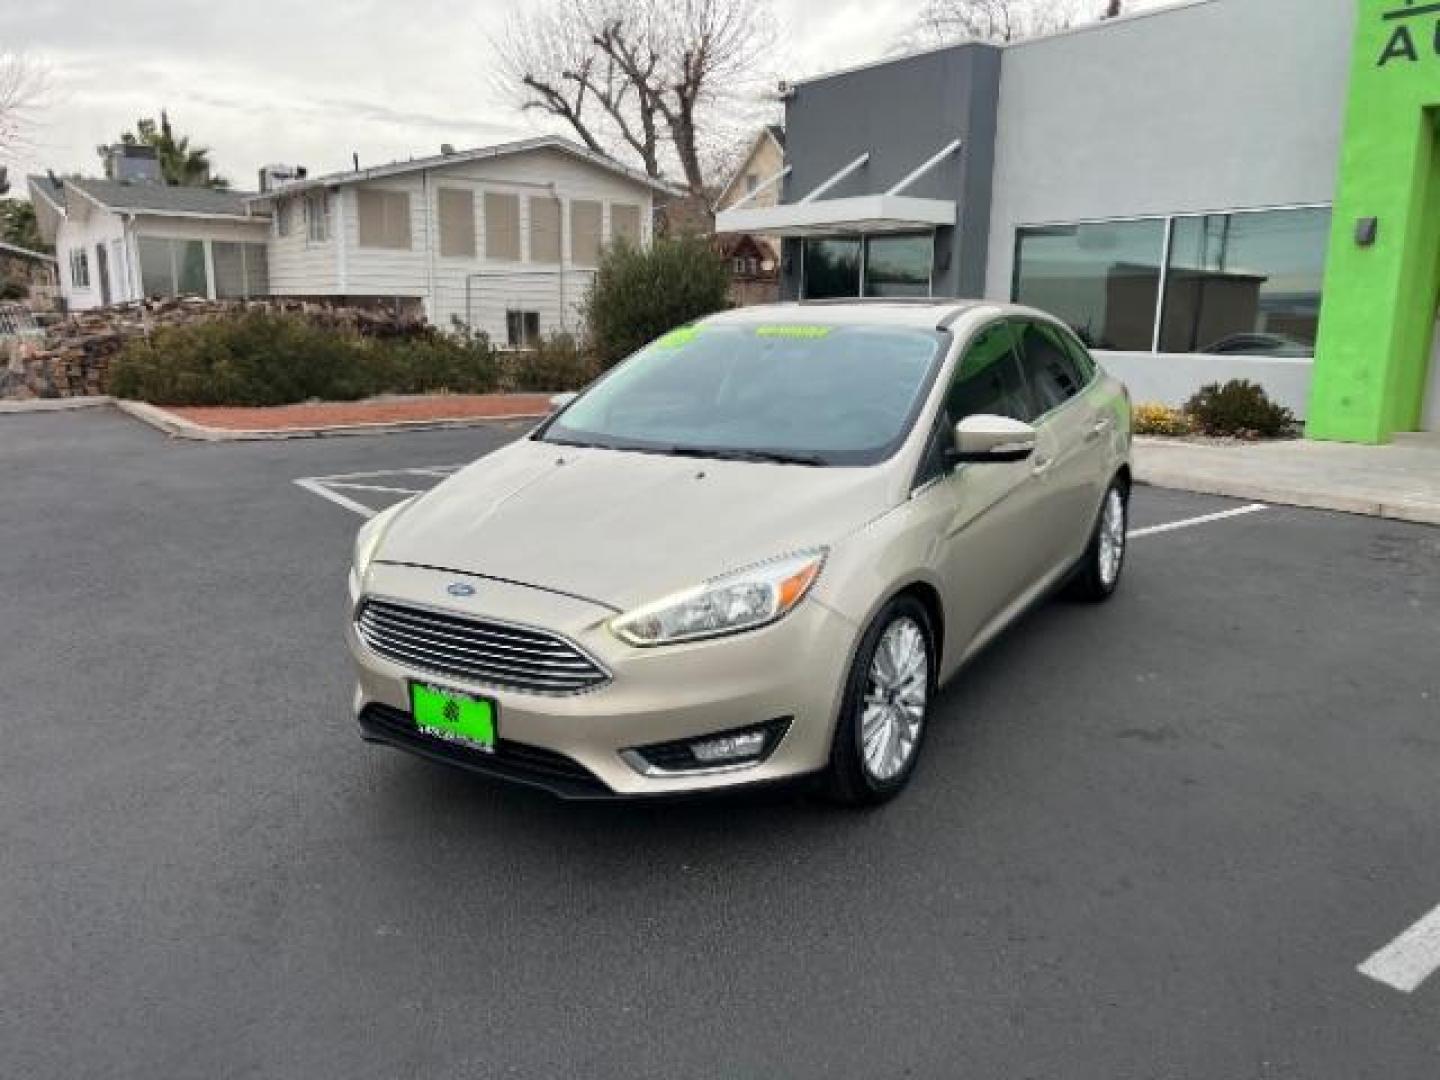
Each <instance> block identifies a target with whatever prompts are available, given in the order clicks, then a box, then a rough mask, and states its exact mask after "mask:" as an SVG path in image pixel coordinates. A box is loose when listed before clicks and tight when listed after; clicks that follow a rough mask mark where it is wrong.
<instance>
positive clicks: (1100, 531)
mask: <svg viewBox="0 0 1440 1080" xmlns="http://www.w3.org/2000/svg"><path fill="white" fill-rule="evenodd" d="M1129 495H1130V493H1129V491H1128V490H1127V489H1126V487H1125V486H1124V484H1122V483H1121V482H1120V481H1119V480H1113V481H1111V483H1110V487H1109V488H1108V489H1107V490H1106V492H1105V498H1104V500H1103V501H1102V502H1101V503H1100V516H1099V517H1098V518H1097V519H1096V522H1095V531H1094V533H1093V534H1092V535H1091V537H1090V545H1089V546H1088V547H1087V548H1086V549H1085V554H1084V555H1083V556H1081V559H1080V566H1079V568H1078V571H1077V572H1076V575H1075V577H1074V579H1073V580H1072V581H1071V583H1070V589H1069V593H1070V595H1071V596H1073V597H1074V598H1075V599H1077V600H1088V601H1091V602H1092V603H1099V602H1100V601H1102V600H1108V599H1110V597H1111V596H1113V595H1114V593H1115V590H1116V588H1118V587H1119V585H1120V572H1121V571H1122V570H1123V569H1124V568H1125V544H1126V537H1127V534H1128V532H1129V528H1130V498H1129Z"/></svg>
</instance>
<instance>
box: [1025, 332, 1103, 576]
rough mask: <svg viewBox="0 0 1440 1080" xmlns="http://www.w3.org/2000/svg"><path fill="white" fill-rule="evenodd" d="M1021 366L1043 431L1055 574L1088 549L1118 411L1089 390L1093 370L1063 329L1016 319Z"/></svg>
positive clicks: (1040, 470) (1043, 478)
mask: <svg viewBox="0 0 1440 1080" xmlns="http://www.w3.org/2000/svg"><path fill="white" fill-rule="evenodd" d="M1016 333H1017V336H1018V338H1019V343H1020V366H1021V370H1022V371H1023V372H1024V374H1025V381H1026V383H1027V384H1028V386H1029V389H1030V394H1031V396H1032V398H1033V399H1034V401H1035V408H1036V411H1037V412H1038V414H1039V415H1038V417H1037V418H1036V419H1035V421H1034V424H1035V427H1036V430H1037V431H1039V432H1041V433H1043V435H1044V436H1045V438H1044V450H1045V453H1043V454H1042V453H1040V452H1038V451H1037V453H1036V455H1035V459H1034V465H1033V469H1032V472H1033V475H1034V477H1035V479H1036V481H1037V482H1038V484H1039V486H1040V492H1039V495H1038V499H1039V501H1040V502H1041V503H1042V504H1043V509H1041V510H1039V511H1038V513H1039V515H1040V516H1041V518H1042V519H1043V521H1044V526H1043V532H1044V534H1045V535H1046V536H1048V537H1049V538H1050V549H1049V551H1048V552H1047V554H1046V556H1045V562H1046V563H1047V565H1048V569H1049V571H1050V572H1054V571H1058V570H1061V569H1064V568H1067V567H1069V566H1070V565H1071V564H1072V563H1073V562H1074V561H1075V560H1076V559H1078V558H1079V557H1080V555H1081V554H1082V553H1083V552H1084V550H1085V546H1086V544H1088V543H1089V540H1090V533H1091V530H1092V529H1093V528H1094V524H1095V514H1096V511H1097V509H1098V507H1099V505H1100V496H1101V493H1102V491H1103V489H1104V487H1105V484H1106V483H1107V482H1108V480H1109V477H1108V476H1106V475H1105V470H1106V460H1107V459H1106V454H1107V445H1108V439H1106V438H1105V436H1106V435H1107V434H1108V432H1109V428H1110V425H1113V423H1114V416H1113V414H1111V413H1109V412H1105V411H1102V410H1101V409H1099V408H1098V407H1097V405H1096V403H1095V401H1094V400H1093V395H1090V394H1087V393H1086V389H1087V387H1088V386H1089V384H1090V383H1091V382H1092V380H1093V376H1094V372H1093V370H1085V369H1082V368H1081V366H1080V365H1079V364H1078V363H1077V361H1076V359H1075V356H1074V355H1073V354H1072V353H1071V351H1070V350H1069V349H1068V348H1067V347H1066V343H1065V339H1064V337H1063V332H1062V331H1061V330H1060V329H1059V328H1057V327H1055V326H1053V325H1051V324H1050V323H1048V322H1045V321H1042V320H1039V319H1021V320H1016Z"/></svg>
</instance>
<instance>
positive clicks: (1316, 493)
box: [1134, 439, 1440, 525]
mask: <svg viewBox="0 0 1440 1080" xmlns="http://www.w3.org/2000/svg"><path fill="white" fill-rule="evenodd" d="M1135 441H1136V444H1137V445H1136V449H1137V451H1139V452H1138V453H1137V454H1136V455H1135V461H1134V469H1135V480H1136V482H1138V483H1141V484H1147V485H1149V486H1151V487H1162V488H1174V489H1176V490H1178V491H1193V492H1196V493H1197V494H1201V495H1223V496H1228V497H1229V498H1233V499H1245V500H1248V501H1251V502H1263V503H1272V504H1275V505H1279V506H1297V507H1300V508H1302V509H1306V510H1333V511H1335V512H1337V513H1341V514H1362V515H1364V516H1366V517H1378V518H1387V519H1389V520H1392V521H1410V522H1415V523H1416V524H1420V525H1440V502H1437V501H1435V500H1433V499H1429V498H1424V497H1421V498H1414V499H1410V498H1406V497H1404V496H1389V497H1384V498H1373V497H1370V496H1368V495H1365V494H1358V493H1355V492H1353V491H1343V490H1337V489H1333V488H1332V489H1321V488H1301V487H1296V486H1292V485H1287V486H1283V487H1282V486H1279V485H1277V484H1275V483H1274V482H1266V481H1265V480H1264V479H1249V478H1245V477H1224V478H1219V477H1215V476H1213V475H1204V474H1197V473H1194V472H1190V471H1188V470H1186V469H1184V468H1177V467H1175V466H1173V465H1165V464H1147V463H1146V462H1145V460H1144V449H1145V447H1144V443H1142V441H1141V440H1139V439H1137V440H1135Z"/></svg>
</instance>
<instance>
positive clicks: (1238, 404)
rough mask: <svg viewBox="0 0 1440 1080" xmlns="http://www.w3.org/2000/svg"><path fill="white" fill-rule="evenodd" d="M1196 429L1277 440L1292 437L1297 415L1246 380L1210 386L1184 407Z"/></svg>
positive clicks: (1235, 380)
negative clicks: (1287, 436)
mask: <svg viewBox="0 0 1440 1080" xmlns="http://www.w3.org/2000/svg"><path fill="white" fill-rule="evenodd" d="M1185 411H1186V412H1187V413H1188V414H1189V415H1190V418H1191V420H1192V421H1193V422H1194V425H1195V427H1196V428H1198V429H1199V430H1200V431H1202V432H1204V433H1205V434H1206V435H1236V436H1240V437H1241V438H1252V439H1253V438H1274V437H1276V436H1281V435H1289V434H1290V433H1291V431H1292V430H1293V429H1294V427H1295V416H1294V414H1293V413H1291V412H1290V410H1289V409H1287V408H1285V407H1284V406H1282V405H1277V404H1275V402H1273V401H1271V400H1270V398H1269V395H1267V394H1266V393H1265V389H1264V387H1262V386H1260V385H1259V384H1258V383H1253V382H1250V381H1249V380H1246V379H1231V380H1230V381H1229V382H1227V383H1225V384H1224V385H1223V386H1222V385H1221V384H1219V383H1210V384H1209V385H1207V386H1202V387H1201V388H1200V390H1199V392H1198V393H1197V394H1196V395H1195V396H1194V397H1192V398H1191V399H1190V400H1189V401H1188V402H1186V404H1185Z"/></svg>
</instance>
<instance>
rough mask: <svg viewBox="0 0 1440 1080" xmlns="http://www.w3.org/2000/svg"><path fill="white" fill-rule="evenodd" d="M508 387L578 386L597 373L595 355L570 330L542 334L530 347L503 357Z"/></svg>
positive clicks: (568, 388)
mask: <svg viewBox="0 0 1440 1080" xmlns="http://www.w3.org/2000/svg"><path fill="white" fill-rule="evenodd" d="M505 363H506V367H507V368H508V369H509V378H508V379H507V380H506V382H507V383H508V385H509V387H510V389H512V390H519V391H529V392H532V393H534V392H539V391H546V390H549V391H561V390H579V389H580V388H581V387H582V386H585V385H586V384H587V383H589V382H590V381H591V380H592V379H594V378H595V376H596V375H598V374H599V373H600V368H599V365H598V364H597V363H596V362H595V358H594V357H593V356H592V355H591V354H589V353H587V352H585V351H584V350H582V349H581V348H580V347H579V345H578V344H577V343H576V341H575V339H574V338H573V337H571V336H570V335H569V334H552V335H550V336H549V337H545V338H542V339H541V340H540V341H539V342H538V343H537V344H536V346H535V348H533V349H526V350H524V351H523V352H515V353H511V354H509V356H507V357H506V361H505Z"/></svg>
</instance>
